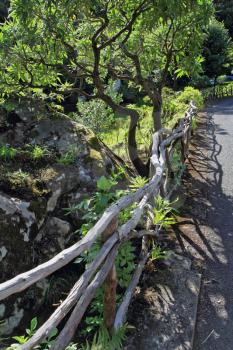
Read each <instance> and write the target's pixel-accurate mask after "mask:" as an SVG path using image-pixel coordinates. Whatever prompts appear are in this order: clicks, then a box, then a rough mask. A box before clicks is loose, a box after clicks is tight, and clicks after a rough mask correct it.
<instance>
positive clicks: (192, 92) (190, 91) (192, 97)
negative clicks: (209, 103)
mask: <svg viewBox="0 0 233 350" xmlns="http://www.w3.org/2000/svg"><path fill="white" fill-rule="evenodd" d="M190 101H192V102H193V103H194V104H195V106H196V107H197V108H199V109H200V108H203V106H204V100H203V96H202V94H201V91H199V90H198V89H195V88H193V87H192V86H187V87H186V88H185V89H184V91H182V92H181V94H180V95H179V96H178V97H177V102H178V103H181V104H183V103H184V104H185V105H186V106H187V105H188V104H189V103H190Z"/></svg>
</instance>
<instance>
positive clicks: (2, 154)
mask: <svg viewBox="0 0 233 350" xmlns="http://www.w3.org/2000/svg"><path fill="white" fill-rule="evenodd" d="M16 154H17V149H16V148H14V147H11V146H10V145H7V144H6V145H1V146H0V158H2V159H3V160H5V161H7V160H10V159H13V158H15V156H16Z"/></svg>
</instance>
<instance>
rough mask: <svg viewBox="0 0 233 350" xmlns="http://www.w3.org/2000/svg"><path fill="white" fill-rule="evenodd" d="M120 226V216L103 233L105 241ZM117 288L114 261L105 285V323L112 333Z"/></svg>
mask: <svg viewBox="0 0 233 350" xmlns="http://www.w3.org/2000/svg"><path fill="white" fill-rule="evenodd" d="M117 227H118V217H115V218H113V219H112V221H111V222H110V224H109V225H108V227H107V228H106V229H105V230H104V232H103V234H102V239H103V241H104V242H105V241H107V239H108V238H109V237H110V236H111V235H112V234H113V233H114V232H115V231H116V230H117ZM116 288H117V273H116V266H115V263H113V266H112V268H111V270H110V271H109V273H108V276H107V278H106V280H105V285H104V313H103V319H104V325H105V327H106V328H107V330H108V331H109V333H110V334H111V333H112V330H113V326H114V321H115V316H116Z"/></svg>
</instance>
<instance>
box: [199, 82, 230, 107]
mask: <svg viewBox="0 0 233 350" xmlns="http://www.w3.org/2000/svg"><path fill="white" fill-rule="evenodd" d="M202 95H203V97H204V100H205V102H207V103H208V102H210V103H211V102H212V101H214V100H216V99H218V98H223V97H229V96H233V84H232V83H229V84H222V85H216V86H215V87H214V86H212V87H209V88H206V89H203V90H202Z"/></svg>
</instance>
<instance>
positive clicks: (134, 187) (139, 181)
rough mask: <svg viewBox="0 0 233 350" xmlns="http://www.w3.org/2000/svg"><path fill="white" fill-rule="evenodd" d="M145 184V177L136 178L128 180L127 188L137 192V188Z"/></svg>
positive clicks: (146, 180)
mask: <svg viewBox="0 0 233 350" xmlns="http://www.w3.org/2000/svg"><path fill="white" fill-rule="evenodd" d="M147 182H148V179H146V178H145V177H141V176H136V177H134V178H132V179H131V180H130V185H129V187H130V188H131V189H132V190H138V189H139V188H141V187H143V186H145V185H146V184H147Z"/></svg>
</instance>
